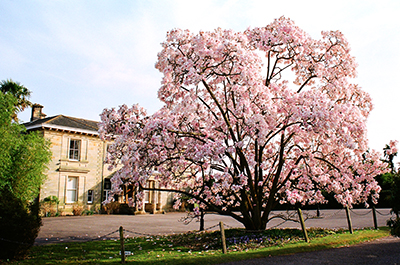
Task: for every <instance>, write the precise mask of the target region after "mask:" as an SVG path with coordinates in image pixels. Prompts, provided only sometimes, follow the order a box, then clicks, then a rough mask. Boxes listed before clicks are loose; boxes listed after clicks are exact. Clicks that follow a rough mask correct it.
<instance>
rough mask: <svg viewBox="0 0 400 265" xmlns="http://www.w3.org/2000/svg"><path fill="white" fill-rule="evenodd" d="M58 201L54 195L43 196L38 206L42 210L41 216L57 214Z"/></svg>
mask: <svg viewBox="0 0 400 265" xmlns="http://www.w3.org/2000/svg"><path fill="white" fill-rule="evenodd" d="M59 203H60V200H59V199H58V198H57V197H56V196H48V197H46V198H44V199H43V200H42V201H41V202H40V208H41V212H42V216H45V217H51V216H59V215H60V214H59V212H58V209H57V205H58V204H59Z"/></svg>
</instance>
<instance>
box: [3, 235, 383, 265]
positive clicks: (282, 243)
mask: <svg viewBox="0 0 400 265" xmlns="http://www.w3.org/2000/svg"><path fill="white" fill-rule="evenodd" d="M308 232H309V237H310V239H311V242H310V243H305V242H304V241H303V239H302V233H301V231H300V230H296V229H273V230H266V231H263V232H262V233H256V234H254V233H247V232H245V231H244V230H241V229H231V230H226V237H227V241H228V243H227V245H228V254H222V252H221V250H220V248H221V242H220V235H219V232H205V233H186V234H181V235H172V236H151V237H150V236H149V237H136V238H128V239H126V240H125V250H126V251H131V252H132V253H133V255H129V256H127V257H126V260H127V263H128V264H129V263H134V264H174V265H178V264H218V263H223V262H229V261H234V260H246V259H254V258H262V257H268V256H275V255H287V254H293V253H299V252H308V251H315V250H322V249H329V248H336V247H341V246H348V245H353V244H357V243H360V242H364V241H369V240H373V239H377V238H381V237H385V236H388V235H389V229H388V228H381V229H379V230H370V229H364V230H356V231H355V232H354V234H349V233H348V232H346V231H343V230H338V231H332V230H322V229H310V230H308ZM119 251H120V242H119V241H118V240H105V241H92V242H84V243H62V244H52V245H44V246H35V247H33V248H32V249H31V253H30V255H29V256H28V257H27V258H26V259H25V260H21V261H14V262H10V263H9V264H102V263H104V264H120V262H121V258H120V255H119Z"/></svg>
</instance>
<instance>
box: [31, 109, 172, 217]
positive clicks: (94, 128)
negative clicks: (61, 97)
mask: <svg viewBox="0 0 400 265" xmlns="http://www.w3.org/2000/svg"><path fill="white" fill-rule="evenodd" d="M42 109H43V106H41V105H39V104H34V105H33V106H32V115H31V119H30V122H27V123H24V125H25V127H26V129H27V131H28V132H29V131H39V133H40V134H41V135H43V137H44V138H46V139H47V140H49V142H50V150H51V152H52V157H51V161H50V163H49V164H48V165H47V170H46V172H45V175H46V176H47V178H46V180H45V182H44V184H43V185H42V186H41V188H40V195H39V200H40V201H42V200H43V199H44V198H47V197H49V196H55V197H57V198H58V200H59V204H58V206H57V207H58V209H57V210H58V211H60V212H63V213H65V214H68V213H70V212H72V208H73V206H74V205H83V207H84V209H85V210H91V211H95V212H99V211H100V210H101V208H102V202H103V201H104V200H106V199H107V198H108V196H109V193H110V191H111V181H110V178H111V177H112V175H113V173H114V172H112V171H109V170H108V169H107V168H108V165H106V164H105V163H104V160H105V156H106V152H107V146H108V145H109V144H110V143H107V142H105V141H102V140H101V139H100V137H99V134H98V122H96V121H91V120H86V119H80V118H74V117H68V116H64V115H57V116H52V117H47V116H46V115H45V114H43V112H42ZM155 185H157V183H155V181H154V180H149V182H148V186H149V187H155ZM122 190H123V191H124V193H123V194H121V195H119V196H116V197H115V200H116V201H118V202H119V203H121V204H125V206H127V201H128V200H129V198H131V197H132V198H134V196H135V190H134V189H133V188H132V186H124V187H122ZM171 198H172V196H171V194H169V193H165V192H159V191H146V194H145V198H144V205H145V207H143V209H141V210H139V209H137V208H136V209H132V210H133V211H132V212H135V213H145V212H151V213H157V212H162V211H163V210H165V209H167V208H169V207H170V205H171V202H170V200H171Z"/></svg>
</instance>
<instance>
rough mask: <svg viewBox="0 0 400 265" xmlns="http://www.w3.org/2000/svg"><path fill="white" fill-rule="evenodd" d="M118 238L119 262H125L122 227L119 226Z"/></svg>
mask: <svg viewBox="0 0 400 265" xmlns="http://www.w3.org/2000/svg"><path fill="white" fill-rule="evenodd" d="M119 240H120V242H121V263H122V264H125V246H124V228H123V227H122V226H120V227H119Z"/></svg>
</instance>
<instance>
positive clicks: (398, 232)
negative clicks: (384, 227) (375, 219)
mask: <svg viewBox="0 0 400 265" xmlns="http://www.w3.org/2000/svg"><path fill="white" fill-rule="evenodd" d="M387 224H388V226H389V227H390V233H391V234H392V235H393V236H400V218H396V219H389V220H388V221H387Z"/></svg>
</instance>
